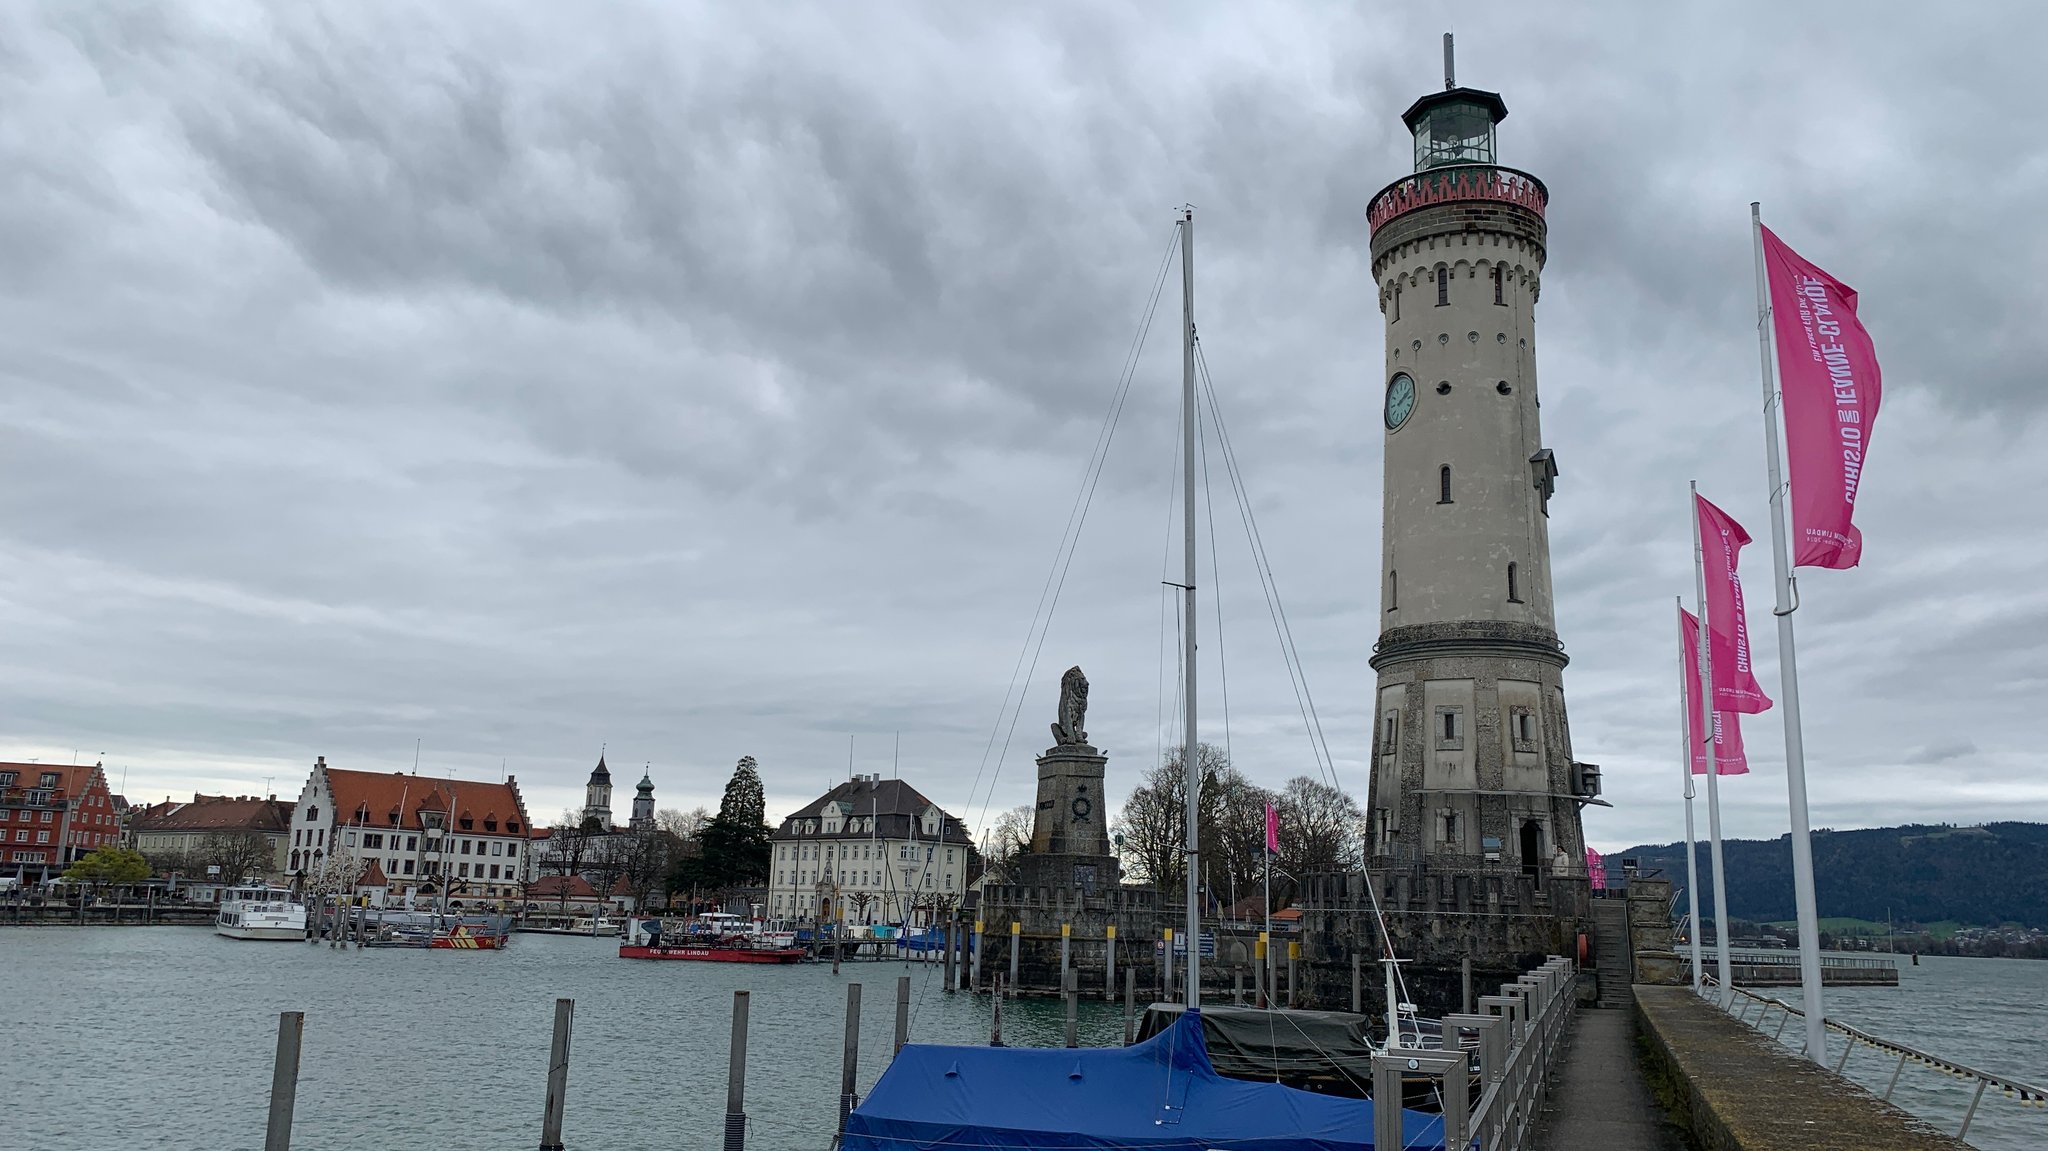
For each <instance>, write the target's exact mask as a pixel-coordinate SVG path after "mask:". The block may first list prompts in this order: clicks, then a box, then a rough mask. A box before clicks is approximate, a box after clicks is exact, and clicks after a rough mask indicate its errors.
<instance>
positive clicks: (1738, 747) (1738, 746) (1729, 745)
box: [1678, 608, 1749, 775]
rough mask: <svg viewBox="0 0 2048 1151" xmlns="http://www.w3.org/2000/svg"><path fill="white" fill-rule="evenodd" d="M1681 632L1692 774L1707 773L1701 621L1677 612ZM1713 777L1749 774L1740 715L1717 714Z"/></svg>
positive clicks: (1686, 725) (1686, 717)
mask: <svg viewBox="0 0 2048 1151" xmlns="http://www.w3.org/2000/svg"><path fill="white" fill-rule="evenodd" d="M1678 631H1679V636H1680V638H1681V640H1682V641H1683V648H1684V651H1685V729H1686V731H1688V732H1689V733H1691V735H1692V739H1691V741H1690V742H1691V745H1692V773H1693V774H1694V775H1705V774H1707V742H1706V739H1705V738H1704V737H1703V736H1702V735H1701V734H1700V621H1699V617H1698V616H1696V615H1694V614H1692V613H1691V612H1689V611H1687V610H1685V609H1684V608H1679V609H1678ZM1714 774H1715V775H1748V774H1749V757H1748V756H1746V755H1744V754H1743V751H1742V722H1741V713H1739V712H1733V711H1717V712H1715V713H1714Z"/></svg>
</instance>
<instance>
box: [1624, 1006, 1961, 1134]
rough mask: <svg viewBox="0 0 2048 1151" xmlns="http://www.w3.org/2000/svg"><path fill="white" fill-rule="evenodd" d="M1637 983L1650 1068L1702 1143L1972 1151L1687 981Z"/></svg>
mask: <svg viewBox="0 0 2048 1151" xmlns="http://www.w3.org/2000/svg"><path fill="white" fill-rule="evenodd" d="M1634 990H1635V1004H1636V1006H1635V1015H1636V1026H1637V1030H1638V1033H1639V1037H1640V1040H1641V1048H1640V1051H1639V1057H1640V1058H1641V1060H1642V1063H1643V1072H1644V1077H1645V1078H1646V1079H1647V1080H1648V1081H1649V1084H1650V1088H1651V1090H1653V1091H1654V1092H1656V1093H1657V1095H1658V1097H1659V1098H1660V1100H1661V1101H1662V1102H1663V1104H1664V1106H1665V1107H1666V1109H1667V1110H1669V1111H1670V1112H1671V1113H1672V1117H1673V1119H1674V1120H1675V1121H1676V1122H1677V1123H1678V1125H1679V1126H1680V1127H1682V1128H1684V1129H1685V1130H1686V1131H1687V1132H1688V1133H1689V1134H1690V1136H1691V1138H1692V1144H1693V1146H1694V1147H1696V1148H1698V1149H1699V1151H1968V1148H1969V1145H1968V1144H1966V1143H1964V1142H1962V1141H1961V1140H1959V1139H1956V1138H1954V1137H1953V1136H1950V1135H1946V1134H1944V1133H1942V1132H1940V1131H1936V1130H1935V1129H1934V1128H1932V1127H1930V1126H1928V1125H1927V1124H1926V1123H1924V1122H1922V1121H1920V1120H1919V1119H1916V1118H1914V1117H1913V1116H1912V1115H1910V1114H1908V1113H1906V1112H1905V1111H1902V1110H1900V1109H1899V1108H1897V1107H1894V1106H1892V1105H1891V1104H1889V1103H1886V1102H1884V1101H1883V1100H1881V1099H1879V1098H1878V1097H1877V1096H1875V1095H1872V1094H1871V1093H1870V1092H1868V1091H1865V1090H1864V1089H1863V1088H1861V1087H1859V1086H1857V1085H1856V1084H1854V1083H1852V1082H1850V1081H1849V1080H1847V1079H1844V1078H1842V1077H1841V1076H1839V1075H1836V1074H1835V1073H1834V1072H1832V1071H1829V1070H1828V1069H1827V1068H1824V1067H1821V1066H1819V1065H1817V1064H1815V1063H1813V1062H1811V1061H1810V1060H1807V1059H1804V1058H1801V1057H1800V1056H1798V1055H1796V1054H1793V1053H1792V1052H1791V1051H1789V1050H1787V1049H1786V1048H1784V1047H1782V1046H1780V1045H1779V1044H1777V1043H1775V1042H1773V1041H1771V1040H1770V1039H1769V1038H1766V1037H1765V1036H1763V1035H1759V1034H1758V1033H1756V1032H1755V1031H1753V1030H1751V1029H1750V1028H1748V1027H1745V1026H1744V1025H1742V1024H1741V1023H1738V1022H1736V1021H1735V1020H1733V1019H1731V1018H1729V1017H1728V1016H1727V1015H1725V1014H1723V1013H1722V1012H1720V1011H1718V1010H1716V1009H1715V1008H1714V1007H1712V1006H1711V1005H1709V1004H1707V1003H1705V1002H1703V1001H1701V1000H1700V999H1699V997H1698V996H1695V995H1694V994H1693V993H1692V992H1691V990H1689V989H1687V988H1681V987H1650V986H1637V987H1636V988H1635V989H1634Z"/></svg>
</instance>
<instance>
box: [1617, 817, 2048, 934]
mask: <svg viewBox="0 0 2048 1151" xmlns="http://www.w3.org/2000/svg"><path fill="white" fill-rule="evenodd" d="M1701 831H1702V835H1701V838H1700V843H1699V869H1700V914H1701V915H1702V916H1712V915H1713V914H1715V912H1714V911H1713V902H1714V900H1713V894H1714V884H1713V880H1712V879H1711V878H1710V876H1711V874H1712V873H1711V872H1710V871H1709V870H1708V866H1709V864H1708V851H1707V841H1706V837H1705V834H1704V832H1705V828H1704V826H1702V828H1701ZM1721 846H1722V850H1723V854H1724V857H1725V860H1726V864H1725V866H1726V870H1727V877H1728V910H1729V912H1730V913H1731V914H1732V915H1733V916H1734V917H1735V918H1737V919H1743V920H1748V921H1751V922H1757V923H1771V922H1776V921H1780V920H1788V919H1791V918H1793V916H1794V909H1793V905H1792V841H1791V838H1790V837H1789V836H1780V837H1779V838H1777V839H1770V840H1754V839H1733V840H1727V841H1724V842H1723V843H1722V845H1721ZM1623 857H1629V858H1633V859H1636V860H1638V861H1640V863H1641V865H1642V866H1643V867H1645V868H1650V867H1661V868H1663V869H1664V874H1665V875H1668V876H1670V877H1671V879H1672V881H1673V890H1674V891H1675V892H1678V893H1680V894H1681V906H1683V899H1682V893H1683V890H1684V887H1685V844H1683V843H1664V844H1656V845H1646V846H1642V847H1632V848H1629V849H1628V850H1627V851H1620V852H1615V853H1613V854H1611V855H1609V856H1608V857H1607V859H1608V866H1609V867H1610V868H1618V867H1619V866H1620V863H1621V859H1622V858H1623ZM1813 871H1814V892H1815V897H1816V899H1817V900H1818V902H1819V904H1820V914H1821V916H1822V917H1845V918H1853V919H1867V920H1873V921H1875V922H1878V923H1883V922H1884V920H1885V915H1886V912H1887V911H1889V912H1890V914H1891V917H1892V918H1893V919H1894V920H1896V921H1897V922H1898V923H1899V924H1900V925H1902V926H1903V925H1905V924H1907V923H1921V924H1928V923H1941V922H1953V923H1961V924H1975V925H1982V926H1994V925H1997V924H2001V923H2017V924H2020V925H2022V926H2026V927H2048V824H2041V823H1987V824H1984V825H1983V826H1981V827H1952V826H1949V825H1946V824H1934V825H1926V824H1911V825H1908V826H1905V827H1878V828H1870V829H1867V830H1863V831H1816V832H1814V834H1813Z"/></svg>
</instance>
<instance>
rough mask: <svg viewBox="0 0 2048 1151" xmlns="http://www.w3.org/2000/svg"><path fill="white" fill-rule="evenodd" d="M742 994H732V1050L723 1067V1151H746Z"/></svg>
mask: <svg viewBox="0 0 2048 1151" xmlns="http://www.w3.org/2000/svg"><path fill="white" fill-rule="evenodd" d="M748 998H749V996H748V993H747V992H745V991H735V992H733V993H732V1050H731V1054H730V1055H729V1056H728V1057H727V1060H726V1065H725V1144H724V1151H746V1146H747V1000H748Z"/></svg>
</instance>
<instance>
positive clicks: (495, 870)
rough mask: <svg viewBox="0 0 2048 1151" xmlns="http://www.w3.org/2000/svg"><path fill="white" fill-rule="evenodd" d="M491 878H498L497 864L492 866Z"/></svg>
mask: <svg viewBox="0 0 2048 1151" xmlns="http://www.w3.org/2000/svg"><path fill="white" fill-rule="evenodd" d="M491 878H492V879H496V878H498V865H497V864H495V863H493V864H491Z"/></svg>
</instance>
